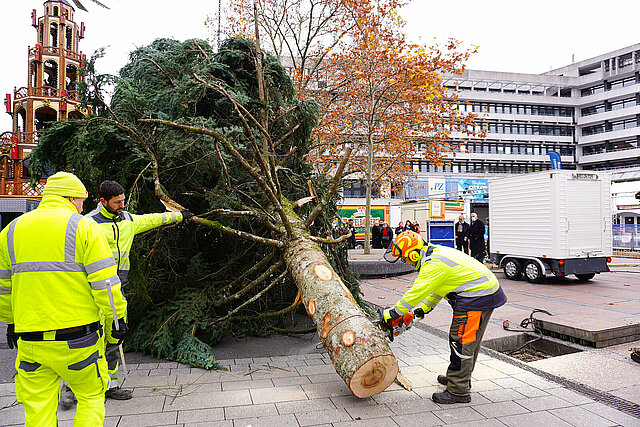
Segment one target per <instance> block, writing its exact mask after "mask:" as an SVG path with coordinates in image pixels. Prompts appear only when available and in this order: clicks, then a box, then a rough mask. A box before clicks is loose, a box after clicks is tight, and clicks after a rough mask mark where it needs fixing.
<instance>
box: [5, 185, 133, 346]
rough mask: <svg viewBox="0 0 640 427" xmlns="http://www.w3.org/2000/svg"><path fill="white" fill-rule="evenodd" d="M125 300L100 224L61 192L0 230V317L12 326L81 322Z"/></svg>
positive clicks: (40, 328) (48, 327) (120, 307)
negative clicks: (88, 216)
mask: <svg viewBox="0 0 640 427" xmlns="http://www.w3.org/2000/svg"><path fill="white" fill-rule="evenodd" d="M107 280H109V282H110V287H111V292H112V294H113V300H114V304H115V308H116V312H117V315H118V317H119V318H120V317H124V315H125V312H126V302H125V300H124V298H123V297H122V293H121V292H120V279H119V278H118V275H117V270H116V262H115V260H114V259H113V257H112V256H111V250H109V246H108V245H107V240H106V239H105V238H104V235H103V234H102V232H101V231H100V229H99V227H98V225H97V224H96V223H95V222H94V221H91V220H90V219H89V218H85V217H83V216H82V215H80V214H78V213H77V212H76V208H75V207H74V206H73V204H72V203H71V202H70V201H68V200H67V199H65V198H64V197H60V196H54V195H48V196H44V197H43V198H42V202H40V205H39V206H38V207H37V208H36V209H35V210H33V211H31V212H28V213H26V214H24V215H22V216H20V217H18V218H16V219H15V220H13V221H12V222H11V223H10V224H9V225H8V226H7V227H5V228H4V229H3V230H2V232H1V233H0V321H2V322H5V323H9V324H10V323H14V324H15V330H16V332H19V333H20V332H44V331H52V330H57V329H66V328H71V327H74V326H82V325H86V324H89V323H93V322H96V321H98V320H100V310H102V311H103V312H104V316H105V317H106V318H107V321H108V322H109V323H111V322H112V320H113V319H112V318H113V314H112V310H111V304H110V301H109V294H108V291H107Z"/></svg>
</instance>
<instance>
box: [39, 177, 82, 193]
mask: <svg viewBox="0 0 640 427" xmlns="http://www.w3.org/2000/svg"><path fill="white" fill-rule="evenodd" d="M42 195H43V196H47V195H55V196H62V197H78V198H80V199H86V198H87V189H86V188H85V187H84V184H82V181H80V179H79V178H78V177H77V176H75V175H74V174H72V173H69V172H56V173H55V174H54V175H51V176H50V177H49V178H47V183H46V184H45V185H44V191H43V192H42Z"/></svg>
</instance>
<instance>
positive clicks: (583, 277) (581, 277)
mask: <svg viewBox="0 0 640 427" xmlns="http://www.w3.org/2000/svg"><path fill="white" fill-rule="evenodd" d="M595 275H596V273H583V274H579V273H576V277H577V278H578V280H585V281H586V280H591V279H593V277H594V276H595Z"/></svg>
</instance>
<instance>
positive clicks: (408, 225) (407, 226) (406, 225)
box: [404, 220, 415, 231]
mask: <svg viewBox="0 0 640 427" xmlns="http://www.w3.org/2000/svg"><path fill="white" fill-rule="evenodd" d="M404 231H415V230H414V229H413V224H411V221H410V220H407V222H405V223H404Z"/></svg>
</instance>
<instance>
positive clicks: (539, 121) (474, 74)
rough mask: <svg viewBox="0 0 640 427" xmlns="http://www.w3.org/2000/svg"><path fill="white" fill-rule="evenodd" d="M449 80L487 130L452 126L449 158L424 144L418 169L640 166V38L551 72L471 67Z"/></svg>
mask: <svg viewBox="0 0 640 427" xmlns="http://www.w3.org/2000/svg"><path fill="white" fill-rule="evenodd" d="M444 84H445V85H446V86H447V87H448V88H449V89H451V90H452V91H453V90H457V91H458V97H459V99H460V100H461V101H466V102H462V103H461V104H460V107H459V108H460V109H461V110H462V111H471V112H474V113H476V114H477V115H478V128H477V129H479V128H482V129H484V130H485V131H486V137H485V138H473V137H471V138H470V137H467V136H466V135H463V134H462V133H459V132H454V133H453V134H452V140H451V146H452V151H451V152H450V153H449V154H447V156H446V157H445V159H444V164H443V165H435V164H431V163H429V161H428V160H425V159H422V158H420V156H419V152H418V154H417V155H416V157H415V158H414V159H413V161H412V163H413V169H414V171H416V172H419V173H428V174H429V175H433V174H437V175H441V174H442V175H450V174H456V175H459V174H462V175H472V176H479V175H492V174H502V173H527V172H536V171H541V170H547V169H549V168H550V162H549V157H548V155H547V152H548V151H556V152H557V153H559V154H560V156H561V161H562V168H563V169H580V170H623V169H629V168H631V169H635V168H640V145H639V143H640V44H636V45H633V46H629V47H627V48H624V49H619V50H616V51H614V52H609V53H606V54H603V55H600V56H597V57H594V58H590V59H587V60H584V61H580V62H576V63H573V64H571V65H567V66H566V67H562V68H558V69H556V70H551V71H549V72H547V73H544V74H522V73H503V72H492V71H479V70H467V71H466V72H465V73H464V74H463V75H461V76H450V77H448V78H446V79H445V82H444Z"/></svg>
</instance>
